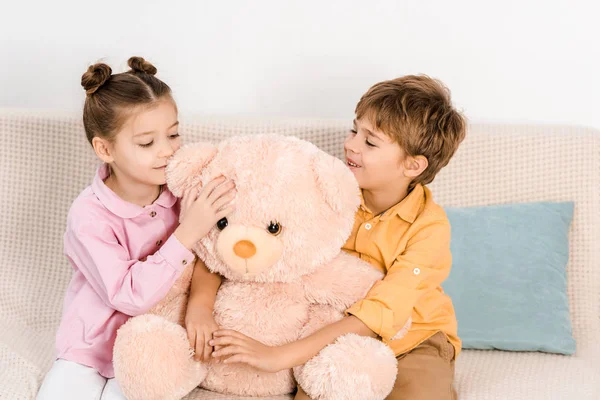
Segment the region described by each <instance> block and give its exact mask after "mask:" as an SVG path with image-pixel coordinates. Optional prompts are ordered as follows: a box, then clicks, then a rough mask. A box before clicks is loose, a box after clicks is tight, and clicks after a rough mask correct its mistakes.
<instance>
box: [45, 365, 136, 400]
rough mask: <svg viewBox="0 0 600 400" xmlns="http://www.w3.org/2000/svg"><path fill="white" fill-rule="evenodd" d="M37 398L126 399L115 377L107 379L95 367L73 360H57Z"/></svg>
mask: <svg viewBox="0 0 600 400" xmlns="http://www.w3.org/2000/svg"><path fill="white" fill-rule="evenodd" d="M37 400H126V398H125V396H123V394H122V393H121V388H120V387H119V384H118V383H117V381H116V380H115V379H106V378H105V377H103V376H102V375H100V374H99V373H98V371H96V370H95V369H93V368H90V367H86V366H85V365H81V364H77V363H75V362H72V361H66V360H56V361H54V365H52V368H51V369H50V371H48V374H46V377H45V378H44V382H42V386H41V387H40V391H39V392H38V395H37Z"/></svg>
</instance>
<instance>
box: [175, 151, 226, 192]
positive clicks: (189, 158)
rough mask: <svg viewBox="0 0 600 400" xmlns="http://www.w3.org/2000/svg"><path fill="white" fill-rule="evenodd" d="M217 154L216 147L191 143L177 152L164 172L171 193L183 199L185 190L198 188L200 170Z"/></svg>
mask: <svg viewBox="0 0 600 400" xmlns="http://www.w3.org/2000/svg"><path fill="white" fill-rule="evenodd" d="M217 152H218V150H217V147H216V146H215V145H213V144H212V143H209V142H199V143H192V144H188V145H186V146H183V147H182V148H180V149H179V150H177V152H176V153H175V154H174V155H173V156H172V157H171V158H170V159H169V162H168V163H167V168H166V170H165V173H166V175H167V186H168V187H169V190H170V191H171V193H173V194H174V195H175V196H177V197H183V194H184V192H185V191H186V190H188V189H190V188H200V187H201V186H202V181H201V180H200V177H201V175H202V170H203V169H204V168H206V167H207V166H208V165H209V164H210V163H211V161H212V160H213V159H214V158H215V156H216V155H217Z"/></svg>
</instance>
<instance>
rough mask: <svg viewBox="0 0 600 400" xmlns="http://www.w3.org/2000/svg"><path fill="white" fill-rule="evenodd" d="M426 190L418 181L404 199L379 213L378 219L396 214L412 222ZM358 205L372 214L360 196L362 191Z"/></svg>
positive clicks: (384, 218) (419, 209)
mask: <svg viewBox="0 0 600 400" xmlns="http://www.w3.org/2000/svg"><path fill="white" fill-rule="evenodd" d="M427 190H428V189H427V188H425V187H423V185H421V184H420V183H419V184H417V185H416V186H415V187H414V188H413V190H411V192H410V193H409V194H408V195H407V196H406V197H405V198H404V199H402V200H401V201H400V202H399V203H396V204H395V205H393V206H392V207H390V208H388V209H387V210H386V211H384V212H383V214H381V216H380V217H379V219H380V220H381V221H385V220H386V219H388V218H390V217H392V216H394V215H397V216H399V217H400V218H402V219H403V220H405V221H406V222H408V223H411V224H412V223H413V222H415V219H416V218H417V216H418V215H419V212H420V211H421V209H422V208H423V205H424V203H425V199H424V197H425V195H426V191H427ZM360 207H361V208H362V209H363V211H365V212H367V213H369V214H371V215H373V213H372V212H371V210H369V208H368V207H367V206H366V204H365V199H364V197H363V196H362V193H361V196H360Z"/></svg>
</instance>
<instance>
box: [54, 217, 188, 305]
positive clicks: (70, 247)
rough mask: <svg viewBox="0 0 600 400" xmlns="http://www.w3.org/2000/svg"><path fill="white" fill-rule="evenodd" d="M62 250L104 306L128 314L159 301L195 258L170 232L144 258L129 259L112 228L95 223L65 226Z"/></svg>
mask: <svg viewBox="0 0 600 400" xmlns="http://www.w3.org/2000/svg"><path fill="white" fill-rule="evenodd" d="M65 253H66V255H67V256H68V257H69V258H70V259H71V260H72V261H73V263H74V264H75V265H76V266H77V267H78V268H79V269H80V271H81V273H82V274H83V275H84V276H85V278H86V279H87V280H88V281H89V282H90V285H91V286H92V288H93V289H94V291H95V292H96V293H97V294H98V296H100V298H101V299H102V300H103V301H104V303H105V304H106V305H107V306H109V307H112V308H114V309H115V310H117V311H119V312H122V313H123V314H126V315H130V316H136V315H140V314H143V313H145V312H147V311H148V310H149V309H151V308H152V307H153V306H154V305H155V304H156V303H158V301H160V300H161V299H162V298H163V297H164V296H165V295H166V294H167V292H168V291H169V289H170V288H171V286H172V285H173V283H174V282H175V281H176V280H177V279H178V278H179V276H180V275H181V273H182V272H183V270H184V269H185V267H186V266H188V265H190V263H193V262H194V258H195V257H194V254H193V253H192V252H191V251H189V250H188V249H187V248H185V247H184V246H183V245H182V244H181V242H180V241H179V240H178V239H177V238H176V237H175V235H171V236H170V237H169V239H167V241H166V242H165V243H164V244H163V246H162V247H161V248H160V249H159V250H158V251H157V252H156V253H154V254H152V255H149V256H148V257H147V258H146V260H144V261H140V260H131V259H130V258H129V255H128V251H127V250H126V249H125V248H124V247H123V246H122V245H121V244H120V243H119V241H118V240H117V237H116V236H115V234H114V232H113V230H112V228H111V227H110V226H109V225H107V224H103V223H98V222H94V223H91V222H89V223H84V224H79V225H78V226H77V227H75V228H74V229H67V232H66V233H65Z"/></svg>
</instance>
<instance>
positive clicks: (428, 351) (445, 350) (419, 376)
mask: <svg viewBox="0 0 600 400" xmlns="http://www.w3.org/2000/svg"><path fill="white" fill-rule="evenodd" d="M397 359H398V376H397V377H396V383H395V384H394V389H392V393H390V395H389V396H388V397H387V398H386V399H387V400H456V399H457V398H458V397H457V395H456V391H455V390H454V386H453V384H452V383H453V381H454V347H453V346H452V344H450V342H448V339H447V338H446V335H444V334H443V333H442V332H438V333H436V334H435V335H433V336H432V337H430V338H429V339H427V340H426V341H424V342H423V343H421V344H420V345H419V346H417V347H415V348H414V349H412V350H411V351H409V352H408V353H405V354H401V355H399V356H398V357H397Z"/></svg>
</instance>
